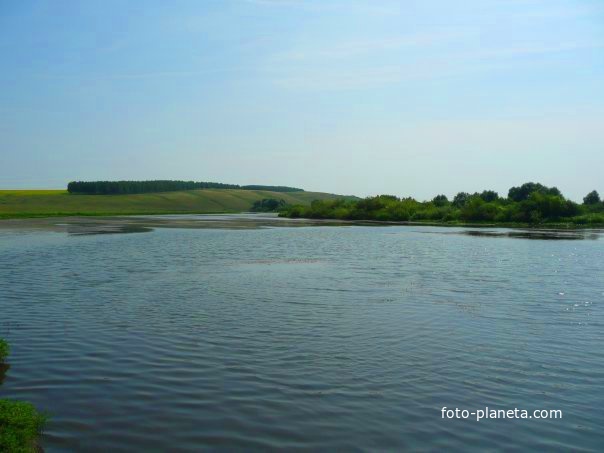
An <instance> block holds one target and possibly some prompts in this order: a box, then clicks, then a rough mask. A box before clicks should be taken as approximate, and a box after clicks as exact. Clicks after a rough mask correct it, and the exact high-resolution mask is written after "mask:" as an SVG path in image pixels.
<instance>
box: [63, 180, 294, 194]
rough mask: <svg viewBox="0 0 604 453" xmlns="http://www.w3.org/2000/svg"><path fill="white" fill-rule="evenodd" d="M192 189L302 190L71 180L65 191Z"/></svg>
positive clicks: (278, 187) (102, 192)
mask: <svg viewBox="0 0 604 453" xmlns="http://www.w3.org/2000/svg"><path fill="white" fill-rule="evenodd" d="M194 189H240V190H267V191H272V192H303V191H304V190H303V189H298V188H296V187H288V186H260V185H247V186H240V185H239V184H223V183H220V182H196V181H172V180H153V181H72V182H70V183H69V184H67V191H68V192H69V193H72V194H88V195H119V194H136V193H150V192H174V191H178V190H194Z"/></svg>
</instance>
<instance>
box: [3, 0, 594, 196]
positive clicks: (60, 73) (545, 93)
mask: <svg viewBox="0 0 604 453" xmlns="http://www.w3.org/2000/svg"><path fill="white" fill-rule="evenodd" d="M603 175H604V2H603V1H602V0H593V1H590V0H582V1H580V0H574V1H573V0H464V1H452V0H416V1H415V0H399V1H390V0H316V1H315V0H191V1H165V0H157V1H153V0H145V1H141V0H136V1H130V2H129V1H124V0H115V1H112V0H99V1H93V0H80V1H66V0H49V1H28V0H0V188H55V187H56V188H61V187H64V186H65V184H66V183H67V182H68V181H69V180H74V179H84V180H91V179H193V180H200V181H218V182H228V183H240V184H249V183H260V184H285V185H293V186H300V187H304V188H305V189H307V190H317V191H327V192H336V193H345V194H355V195H362V196H364V195H371V194H378V193H389V194H395V195H399V196H407V195H411V196H415V197H416V198H418V199H425V198H431V197H432V196H434V195H436V194H438V193H445V194H447V195H453V194H454V193H456V192H458V191H461V190H464V191H475V190H479V189H480V190H482V189H486V188H490V189H491V188H492V189H495V190H498V191H499V192H501V193H507V189H508V188H509V187H510V186H511V185H518V184H520V183H523V182H526V181H538V182H542V183H544V184H547V185H557V186H558V187H559V188H560V189H561V190H562V191H563V192H564V193H565V194H567V195H568V196H569V197H571V198H573V199H580V198H581V197H582V196H583V195H585V193H587V192H588V191H589V190H592V189H598V190H599V191H600V192H601V193H604V177H603Z"/></svg>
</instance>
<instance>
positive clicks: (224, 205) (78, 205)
mask: <svg viewBox="0 0 604 453" xmlns="http://www.w3.org/2000/svg"><path fill="white" fill-rule="evenodd" d="M337 197H338V196H337V195H333V194H328V193H322V192H289V193H284V192H271V191H265V190H237V189H202V190H186V191H180V192H161V193H145V194H131V195H75V194H69V193H68V192H67V191H65V190H0V219H1V218H4V219H7V218H27V217H50V216H73V215H84V216H90V215H129V214H206V213H223V212H243V211H248V210H250V209H251V207H252V205H253V204H254V202H256V201H261V200H262V199H267V198H274V199H277V200H281V199H282V200H284V201H285V202H286V203H287V204H291V205H294V204H296V205H302V206H309V205H310V203H311V201H313V200H330V199H335V198H337Z"/></svg>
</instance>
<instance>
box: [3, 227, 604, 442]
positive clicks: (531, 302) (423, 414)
mask: <svg viewBox="0 0 604 453" xmlns="http://www.w3.org/2000/svg"><path fill="white" fill-rule="evenodd" d="M234 221H235V220H234ZM464 231H465V230H463V229H450V228H433V227H413V226H394V227H357V226H352V227H303V228H271V229H255V230H254V229H252V230H230V229H161V228H160V229H156V230H154V231H151V232H146V233H138V234H104V235H79V236H75V235H69V234H66V233H60V232H47V231H28V230H23V229H6V228H5V229H3V230H0V336H2V337H5V338H6V339H7V340H9V341H10V343H11V345H12V350H13V354H12V356H11V358H10V364H11V368H10V370H9V371H8V373H7V375H6V377H5V380H4V383H3V385H2V386H1V387H0V397H4V398H7V397H8V398H18V399H24V400H29V401H32V402H33V403H35V404H36V405H37V406H38V407H39V408H40V409H42V410H45V411H48V412H50V413H51V414H52V419H51V422H50V423H49V424H48V426H47V430H46V432H45V434H44V436H43V437H42V439H41V443H42V445H43V447H44V448H45V449H46V450H47V451H49V452H53V451H200V450H203V449H211V448H213V449H223V450H253V449H258V450H261V449H262V450H264V449H292V448H298V449H304V450H306V449H312V450H325V451H328V450H329V451H330V450H334V449H338V450H345V451H346V450H357V451H358V450H366V451H368V450H402V449H408V450H422V451H429V450H432V451H437V450H442V449H445V448H447V449H451V450H458V451H462V450H463V451H472V450H475V451H479V450H484V449H489V450H503V449H506V450H512V449H523V450H526V449H541V450H544V451H553V450H574V451H601V450H602V448H603V447H604V434H603V430H602V426H603V425H604V341H603V340H604V310H603V304H604V241H603V240H600V239H598V235H597V234H594V235H592V236H591V240H589V239H586V240H566V239H563V240H546V239H536V240H528V239H524V238H523V235H522V234H519V236H520V238H517V237H509V235H507V233H509V231H508V232H506V231H505V230H498V234H496V235H494V236H492V237H483V236H473V235H467V234H464ZM495 233H497V231H495ZM443 406H446V407H448V408H456V407H457V408H460V409H467V410H470V411H475V410H478V409H484V407H485V406H488V407H489V408H495V409H506V410H507V409H514V408H519V409H526V410H529V411H531V412H532V411H533V410H535V409H547V410H549V409H556V410H561V411H562V414H563V416H562V419H546V420H537V419H528V420H518V419H499V420H493V419H491V420H481V421H476V420H475V419H474V418H469V419H443V418H442V416H441V408H442V407H443Z"/></svg>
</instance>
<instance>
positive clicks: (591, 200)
mask: <svg viewBox="0 0 604 453" xmlns="http://www.w3.org/2000/svg"><path fill="white" fill-rule="evenodd" d="M600 201H601V200H600V194H599V193H598V192H596V191H595V190H592V191H591V192H589V193H588V194H587V195H585V197H584V198H583V204H588V205H594V204H598V203H600Z"/></svg>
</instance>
